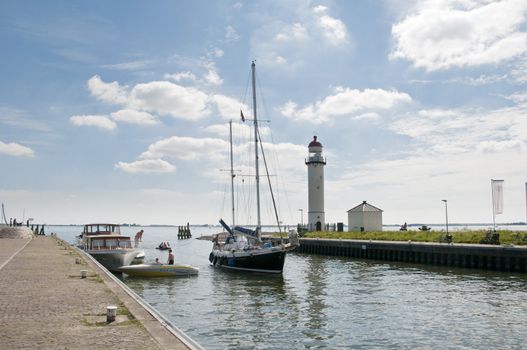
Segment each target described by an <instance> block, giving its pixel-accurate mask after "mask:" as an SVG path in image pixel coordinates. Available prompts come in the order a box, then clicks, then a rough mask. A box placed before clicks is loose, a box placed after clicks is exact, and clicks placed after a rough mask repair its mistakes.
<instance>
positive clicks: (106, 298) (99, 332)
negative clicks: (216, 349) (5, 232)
mask: <svg viewBox="0 0 527 350" xmlns="http://www.w3.org/2000/svg"><path fill="white" fill-rule="evenodd" d="M81 270H87V271H88V273H87V278H81V273H80V271H81ZM0 286H1V287H0V349H103V348H104V349H149V350H150V349H177V350H179V349H182V350H183V349H185V350H186V349H195V348H199V346H198V347H194V346H192V344H189V342H188V341H186V340H185V339H182V338H180V337H178V335H177V334H175V332H174V330H173V329H171V327H170V326H167V325H166V324H164V323H163V322H160V320H159V319H158V318H156V317H155V316H154V315H152V313H151V312H149V310H148V309H147V308H145V306H144V305H142V304H141V303H140V301H139V300H136V299H135V298H133V297H132V296H130V295H129V294H128V293H126V291H125V290H124V289H123V288H122V287H121V286H119V285H118V283H116V282H115V281H114V280H113V279H112V278H111V277H110V276H109V275H107V272H106V271H105V270H104V269H102V268H100V267H99V266H98V265H97V264H96V263H94V262H93V261H91V259H89V257H88V256H83V254H82V253H80V252H78V251H76V250H75V249H74V248H72V247H71V246H69V245H68V244H67V243H66V242H64V241H62V240H60V239H57V238H54V237H50V236H37V237H34V238H29V239H28V238H25V239H23V238H18V239H17V238H2V239H0ZM110 305H114V306H117V307H118V309H117V318H116V320H115V321H114V322H111V323H107V322H106V307H107V306H110Z"/></svg>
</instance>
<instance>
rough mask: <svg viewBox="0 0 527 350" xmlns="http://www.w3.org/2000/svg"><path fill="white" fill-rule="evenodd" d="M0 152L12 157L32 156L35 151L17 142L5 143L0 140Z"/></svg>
mask: <svg viewBox="0 0 527 350" xmlns="http://www.w3.org/2000/svg"><path fill="white" fill-rule="evenodd" d="M0 154H6V155H8V156H14V157H33V156H34V155H35V152H33V150H32V149H31V148H29V147H26V146H22V145H21V144H19V143H15V142H10V143H5V142H2V141H0Z"/></svg>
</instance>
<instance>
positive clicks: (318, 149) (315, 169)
mask: <svg viewBox="0 0 527 350" xmlns="http://www.w3.org/2000/svg"><path fill="white" fill-rule="evenodd" d="M308 148H309V156H308V157H307V158H306V165H307V178H308V187H309V208H308V213H307V220H308V221H307V222H308V225H309V226H308V228H309V230H315V231H322V229H323V228H324V226H325V214H324V165H326V159H324V157H322V144H321V143H320V142H318V141H317V137H316V136H313V141H311V142H310V143H309V146H308Z"/></svg>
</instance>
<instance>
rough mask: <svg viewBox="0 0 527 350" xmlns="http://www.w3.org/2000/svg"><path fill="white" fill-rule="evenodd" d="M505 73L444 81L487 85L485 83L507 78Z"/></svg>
mask: <svg viewBox="0 0 527 350" xmlns="http://www.w3.org/2000/svg"><path fill="white" fill-rule="evenodd" d="M507 78H508V77H507V75H506V74H503V75H485V74H483V75H480V76H479V77H476V78H473V77H459V78H453V79H449V80H447V81H446V83H454V84H455V83H461V84H467V85H472V86H481V85H487V84H494V83H498V82H502V81H506V80H507Z"/></svg>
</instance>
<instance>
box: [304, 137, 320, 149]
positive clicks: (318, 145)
mask: <svg viewBox="0 0 527 350" xmlns="http://www.w3.org/2000/svg"><path fill="white" fill-rule="evenodd" d="M307 147H322V144H321V143H320V142H318V141H317V137H316V136H313V141H311V142H310V143H309V145H308V146H307Z"/></svg>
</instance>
